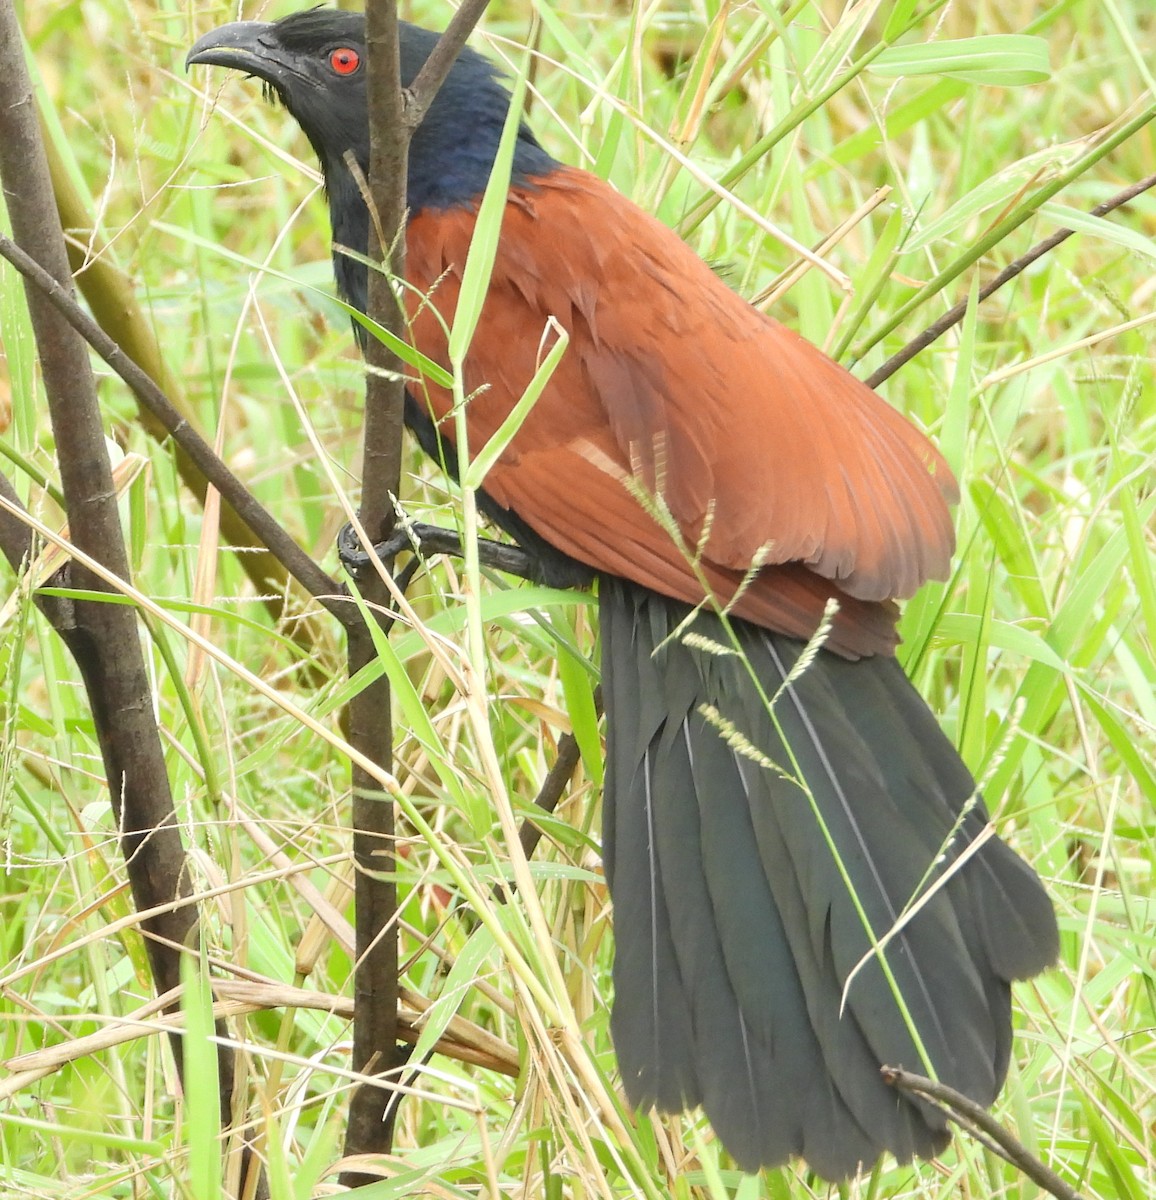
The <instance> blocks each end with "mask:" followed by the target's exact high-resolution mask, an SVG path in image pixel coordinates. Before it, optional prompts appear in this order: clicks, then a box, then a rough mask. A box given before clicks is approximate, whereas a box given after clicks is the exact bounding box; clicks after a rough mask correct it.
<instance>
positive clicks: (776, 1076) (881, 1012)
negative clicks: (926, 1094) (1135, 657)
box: [600, 579, 1058, 1179]
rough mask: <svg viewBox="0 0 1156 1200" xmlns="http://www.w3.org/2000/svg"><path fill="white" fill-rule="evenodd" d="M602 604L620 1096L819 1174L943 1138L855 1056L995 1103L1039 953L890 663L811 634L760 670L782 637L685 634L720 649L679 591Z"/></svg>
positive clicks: (962, 775) (1043, 935)
mask: <svg viewBox="0 0 1156 1200" xmlns="http://www.w3.org/2000/svg"><path fill="white" fill-rule="evenodd" d="M600 607H601V617H602V640H603V651H602V660H603V675H602V679H603V684H602V686H603V695H604V697H605V703H606V716H607V730H608V733H607V739H608V766H607V776H606V793H605V818H604V854H605V863H606V877H607V880H608V881H609V884H610V890H611V895H612V897H613V901H614V927H615V940H616V952H615V960H614V990H615V999H614V1013H613V1019H612V1030H613V1034H614V1044H615V1047H616V1049H617V1052H618V1060H619V1064H620V1067H621V1071H622V1078H623V1083H624V1085H625V1088H626V1093H627V1096H628V1097H629V1098H630V1101H631V1102H632V1103H633V1104H635V1105H643V1106H649V1105H652V1104H653V1105H656V1106H657V1107H658V1108H660V1109H662V1110H665V1111H678V1110H680V1109H683V1108H686V1107H691V1106H693V1105H695V1104H702V1106H703V1107H704V1109H705V1110H706V1113H707V1116H708V1117H709V1118H710V1121H711V1124H712V1125H713V1126H714V1128H715V1131H716V1132H717V1133H718V1135H719V1137H720V1138H721V1139H722V1141H723V1143H724V1145H725V1146H726V1147H727V1148H728V1149H729V1150H730V1152H731V1154H732V1155H733V1156H734V1158H735V1160H736V1161H737V1162H738V1163H739V1165H740V1166H742V1167H743V1168H745V1169H748V1170H754V1169H755V1168H757V1167H758V1166H760V1165H772V1164H775V1163H780V1162H782V1161H784V1160H785V1159H786V1158H788V1157H789V1156H790V1155H801V1156H802V1157H804V1158H805V1159H806V1160H807V1162H808V1163H809V1164H810V1166H811V1167H812V1168H813V1169H814V1170H816V1171H818V1172H819V1173H820V1174H821V1175H823V1176H825V1177H827V1178H830V1179H841V1178H844V1177H846V1176H847V1175H849V1174H852V1173H853V1172H854V1171H855V1170H856V1168H857V1166H858V1165H859V1164H860V1163H872V1162H874V1160H875V1159H876V1158H878V1156H879V1155H880V1153H882V1152H883V1151H885V1150H887V1151H890V1152H891V1153H892V1154H894V1155H895V1156H896V1157H897V1158H899V1159H900V1160H906V1159H909V1158H910V1157H912V1156H913V1155H922V1156H926V1155H930V1154H934V1153H936V1152H937V1151H939V1150H941V1149H942V1148H943V1146H944V1145H945V1144H946V1142H947V1140H948V1135H947V1132H946V1129H945V1126H944V1122H943V1120H942V1119H941V1117H939V1116H938V1115H937V1113H936V1112H934V1111H933V1110H931V1109H930V1108H927V1107H925V1106H922V1105H919V1104H917V1103H912V1102H910V1101H908V1100H907V1099H905V1098H903V1097H902V1096H901V1095H899V1094H898V1093H897V1092H895V1091H894V1090H893V1089H891V1088H889V1087H887V1086H886V1085H885V1084H884V1083H883V1082H882V1080H881V1078H880V1074H879V1067H880V1065H881V1064H883V1063H889V1064H892V1065H902V1066H904V1067H907V1068H908V1069H910V1070H915V1071H919V1072H921V1073H924V1074H927V1073H933V1074H934V1075H935V1076H936V1077H937V1078H939V1079H940V1080H942V1081H943V1082H945V1083H948V1084H950V1085H951V1086H953V1087H955V1088H957V1089H959V1090H960V1091H962V1092H964V1093H966V1094H967V1095H968V1096H970V1097H972V1098H973V1099H975V1100H977V1101H978V1102H980V1103H981V1104H990V1103H991V1102H992V1101H993V1100H994V1099H995V1096H996V1094H997V1092H998V1091H999V1089H1000V1087H1001V1085H1002V1083H1003V1079H1004V1076H1005V1074H1006V1072H1007V1066H1008V1057H1009V1053H1010V1048H1011V1015H1010V988H1009V981H1010V980H1012V979H1021V978H1025V977H1027V976H1030V975H1033V974H1035V973H1037V972H1039V971H1041V970H1043V969H1044V968H1045V967H1047V966H1048V965H1049V964H1050V963H1051V962H1052V961H1053V960H1054V958H1055V956H1056V953H1057V940H1058V939H1057V932H1056V922H1055V915H1054V913H1053V910H1052V906H1051V903H1050V902H1049V900H1048V897H1047V895H1046V894H1045V892H1044V890H1043V887H1042V885H1041V884H1040V881H1039V879H1038V878H1037V876H1036V875H1035V873H1034V872H1033V871H1032V870H1031V868H1030V867H1029V866H1028V865H1027V864H1026V863H1025V862H1023V860H1022V859H1020V858H1018V857H1017V856H1016V855H1015V854H1014V853H1013V852H1012V851H1011V850H1010V849H1009V848H1008V847H1007V846H1006V845H1004V843H1003V842H1001V841H1000V840H999V839H998V838H995V837H989V838H988V839H987V840H986V841H983V842H982V844H981V845H980V846H979V847H978V848H976V847H974V846H972V843H973V842H974V841H975V840H976V839H977V837H981V835H983V834H984V831H985V827H986V823H987V819H988V818H987V812H986V809H985V808H984V806H983V803H982V801H981V800H979V799H978V798H977V797H976V796H975V784H974V782H973V780H972V778H971V776H970V774H969V773H968V771H967V769H966V767H964V765H963V763H962V762H961V761H960V758H959V755H958V754H957V753H956V752H955V749H954V748H953V747H952V745H951V743H950V742H949V741H948V740H947V738H946V737H945V736H944V734H943V733H942V731H941V730H940V729H939V726H938V725H937V723H936V721H935V718H934V717H933V716H932V714H931V713H930V711H929V710H928V709H927V707H926V705H925V704H924V703H923V701H922V700H921V699H920V697H919V696H918V694H917V693H916V692H915V690H914V688H913V687H912V686H911V684H910V683H909V682H908V680H907V678H906V676H905V675H904V674H903V671H902V670H901V668H900V667H899V665H898V664H897V663H896V662H895V661H894V660H893V659H889V658H872V659H866V660H863V661H860V662H847V661H845V660H843V659H840V658H837V657H836V656H834V655H832V654H830V653H827V652H825V651H820V652H819V653H818V654H817V656H816V657H815V659H814V661H813V662H811V663H810V664H809V665H808V666H807V667H806V668H805V669H803V670H802V672H801V673H800V674H799V675H798V677H797V678H795V679H794V680H793V681H792V682H790V683H789V684H787V685H786V686H785V687H784V686H783V681H784V679H785V677H786V676H787V674H788V673H789V672H790V671H791V669H792V667H793V666H794V665H795V662H796V660H797V659H798V657H799V654H800V652H801V650H802V646H801V645H800V643H798V642H797V641H793V640H791V639H789V638H785V637H781V636H779V635H777V634H773V633H770V632H768V631H767V630H765V629H759V628H757V627H755V626H752V625H749V624H745V623H743V622H740V621H735V622H733V623H732V628H733V630H734V632H735V634H736V635H737V637H738V641H739V644H740V646H741V650H742V655H739V654H736V653H733V652H732V653H722V654H720V653H716V652H712V650H711V648H710V646H709V645H706V644H704V643H703V642H701V641H699V642H697V644H695V642H696V638H695V637H694V636H692V637H691V638H690V644H688V641H687V634H688V633H689V634H691V635H698V637H699V638H705V639H707V641H708V642H709V643H714V644H715V645H716V646H720V647H726V646H729V645H731V641H730V638H729V636H728V635H727V633H726V631H725V630H724V628H723V625H722V622H721V621H720V620H719V619H718V618H717V617H714V616H712V615H709V614H699V615H697V616H696V617H695V618H694V619H693V621H691V622H689V624H686V625H685V626H684V625H683V624H682V623H683V622H685V621H686V619H687V617H688V613H689V610H688V608H687V607H686V606H685V605H682V604H679V603H676V602H674V601H670V600H666V599H665V598H663V597H660V596H657V595H655V594H654V593H653V592H650V591H648V590H646V589H643V588H638V587H636V586H634V585H632V584H628V583H625V582H623V581H622V580H618V579H603V581H602V583H601V590H600ZM744 660H745V661H744ZM756 680H757V681H758V682H757V683H756V682H755V681H756ZM760 686H761V691H762V693H763V694H762V695H760ZM764 697H765V698H764ZM767 700H770V701H771V704H770V711H768V705H767V702H766V701H767ZM704 710H705V711H706V712H707V713H713V714H716V715H704ZM725 730H733V733H731V734H730V735H729V736H727V735H726V734H725V733H724V731H725ZM788 748H789V749H788ZM800 779H801V780H802V781H804V783H805V786H800V783H799V782H798V780H800ZM808 792H809V795H808ZM820 817H821V820H822V823H823V824H825V826H826V831H827V832H826V833H824V832H823V830H822V828H821V824H820V820H819V818H820ZM828 838H829V840H828ZM832 845H833V846H834V847H836V848H837V850H838V855H839V857H840V859H841V860H842V872H845V877H844V875H843V873H842V872H841V870H840V867H839V866H838V865H837V863H836V859H835V856H834V854H833V853H832V849H831V846H832ZM961 856H962V857H963V858H964V859H965V861H964V863H963V864H962V865H959V864H958V860H959V859H960V858H961ZM945 876H946V879H945V878H944V877H945ZM848 883H849V884H850V885H851V887H852V888H853V889H854V897H853V896H852V894H851V890H850V889H849V887H848ZM921 901H922V903H920V902H921ZM913 906H918V908H917V911H916V912H915V914H914V915H913V916H910V919H909V920H907V921H905V922H903V923H902V924H900V928H899V931H898V932H895V933H894V934H893V936H890V937H888V934H889V931H892V930H894V928H895V927H896V925H897V924H898V923H900V922H901V918H902V917H903V916H904V915H905V913H906V914H909V910H910V909H911V908H912V907H913ZM867 925H869V926H870V929H871V930H872V931H873V935H874V939H875V941H876V942H879V941H883V942H884V950H883V959H884V961H885V964H886V970H885V969H884V968H883V966H881V964H880V962H879V957H878V955H875V954H873V953H872V945H873V940H872V935H871V934H869V933H868V932H867V928H866V926H867ZM856 967H858V968H859V969H858V970H857V971H855V968H856ZM852 972H855V973H854V977H853V978H852V979H851V982H850V985H849V986H847V980H848V978H849V976H851V975H852ZM888 974H890V976H891V978H890V979H888V977H887V976H888ZM897 997H901V998H902V1002H900V1000H899V999H898V998H897ZM904 1010H905V1011H904Z"/></svg>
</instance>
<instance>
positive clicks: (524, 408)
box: [462, 317, 570, 488]
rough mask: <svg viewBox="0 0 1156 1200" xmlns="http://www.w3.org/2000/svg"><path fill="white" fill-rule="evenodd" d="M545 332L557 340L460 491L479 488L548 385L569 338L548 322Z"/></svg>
mask: <svg viewBox="0 0 1156 1200" xmlns="http://www.w3.org/2000/svg"><path fill="white" fill-rule="evenodd" d="M547 329H551V330H553V332H554V333H555V334H556V335H557V340H556V341H555V342H554V344H553V346H551V347H550V352H549V353H548V354H547V355H546V357H545V358H544V359H543V360H542V364H541V365H540V366H539V367H538V369H537V370H536V371H535V372H534V378H533V379H531V380H530V382H529V383H528V384H527V386H526V390H525V391H524V392H523V393H522V395H521V397H520V398H519V400H518V403H517V404H515V405H514V407H513V408H512V409H511V410H510V412H509V414H508V415H507V417H506V419H505V420H504V421H503V422H502V423H501V425H499V426H498V428H497V429H496V430H495V431H494V433H493V436H492V437H491V438H490V440H489V441H488V442H486V444H485V445H484V446H483V447H482V448H481V450H479V451H478V453H477V454H476V455H475V456H474V458H473V460H472V461H471V462H470V465H469V466H468V467H467V468H466V470H465V472H464V473H463V476H462V487H468V488H480V487H481V486H482V483H483V481H484V480H485V478H486V475H487V474H488V473H489V470H490V468H491V467H492V466H493V465H494V463H495V462H497V461H498V459H499V458H500V457H501V455H502V451H503V450H505V448H506V447H507V446H508V445H509V444H510V442H511V441H513V439H514V436H515V435H516V434H517V432H518V430H519V429H521V428H522V422H523V421H525V419H526V418H527V417H528V416H529V415H530V409H532V408H533V407H534V405H535V404H537V402H538V399H539V397H540V396H541V395H542V392H543V390H544V389H545V387H546V384H547V383H549V382H550V378H551V376H552V375H553V374H554V370H555V368H556V367H557V366H558V364H559V363H560V362H561V361H562V355H563V354H565V353H566V347H567V346H569V345H570V334H569V333H567V332H566V330H565V329H563V328H562V326H561V325H559V324H558V322H557V321H555V320H554V318H553V317H551V318H550V320H549V324H548V325H547Z"/></svg>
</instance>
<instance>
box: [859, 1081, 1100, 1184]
mask: <svg viewBox="0 0 1156 1200" xmlns="http://www.w3.org/2000/svg"><path fill="white" fill-rule="evenodd" d="M880 1070H881V1072H882V1075H883V1082H884V1083H886V1084H888V1085H889V1086H891V1087H893V1088H897V1089H898V1090H899V1091H901V1092H906V1093H907V1094H908V1095H912V1096H918V1097H920V1099H922V1100H927V1101H929V1102H930V1103H932V1104H933V1105H935V1107H936V1108H938V1109H939V1110H940V1111H941V1112H943V1113H944V1114H945V1115H946V1116H947V1117H949V1118H950V1119H951V1120H953V1121H955V1123H956V1124H957V1125H959V1126H960V1127H961V1128H963V1129H966V1130H967V1131H968V1132H969V1133H971V1134H972V1135H973V1136H976V1137H978V1138H980V1140H981V1141H983V1142H984V1144H985V1145H987V1146H989V1147H990V1148H991V1149H992V1150H993V1151H994V1152H995V1153H996V1154H998V1155H999V1156H1000V1157H1001V1158H1003V1159H1005V1160H1006V1161H1007V1162H1009V1163H1011V1165H1012V1166H1013V1167H1016V1168H1018V1169H1019V1170H1021V1171H1022V1172H1023V1173H1024V1174H1025V1175H1026V1176H1027V1177H1028V1178H1029V1179H1031V1180H1032V1182H1033V1183H1037V1184H1039V1186H1040V1187H1042V1188H1043V1189H1044V1191H1046V1192H1050V1193H1051V1194H1052V1195H1053V1196H1055V1197H1057V1200H1081V1197H1080V1194H1079V1192H1077V1191H1076V1190H1075V1189H1074V1188H1072V1187H1069V1185H1068V1184H1066V1183H1065V1182H1064V1181H1063V1180H1062V1179H1061V1178H1060V1177H1059V1176H1058V1175H1057V1174H1056V1173H1055V1171H1053V1170H1051V1169H1050V1168H1049V1167H1046V1166H1045V1165H1044V1164H1043V1163H1042V1162H1040V1160H1039V1159H1038V1158H1036V1157H1035V1155H1034V1154H1032V1153H1030V1151H1028V1150H1027V1149H1026V1148H1025V1147H1024V1146H1023V1145H1022V1144H1021V1143H1020V1142H1019V1141H1017V1140H1016V1139H1015V1138H1014V1137H1012V1135H1011V1134H1010V1133H1008V1131H1007V1130H1006V1129H1005V1128H1004V1127H1003V1126H1002V1125H1001V1124H1000V1123H999V1122H998V1121H997V1120H996V1119H995V1118H994V1117H993V1116H992V1115H991V1113H989V1112H988V1111H987V1109H986V1108H984V1107H983V1105H982V1104H977V1103H976V1102H975V1101H974V1100H972V1099H970V1098H969V1097H967V1096H965V1095H963V1093H962V1092H957V1091H956V1090H955V1088H951V1087H948V1086H947V1085H946V1084H944V1083H938V1082H936V1081H935V1080H933V1079H927V1078H925V1077H924V1076H922V1075H913V1074H912V1073H911V1072H910V1071H905V1070H903V1068H902V1067H882V1068H880Z"/></svg>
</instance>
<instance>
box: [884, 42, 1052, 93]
mask: <svg viewBox="0 0 1156 1200" xmlns="http://www.w3.org/2000/svg"><path fill="white" fill-rule="evenodd" d="M867 69H868V70H869V71H871V72H872V73H873V74H876V75H885V76H887V77H888V78H895V77H900V78H902V77H909V76H912V75H945V76H947V77H948V78H951V79H961V80H963V81H964V82H965V83H978V84H984V85H986V86H988V87H1023V86H1025V85H1026V84H1031V83H1043V82H1044V81H1045V80H1047V79H1049V78H1050V77H1051V73H1052V71H1051V64H1050V63H1049V62H1048V44H1047V42H1045V41H1044V40H1043V38H1038V37H1029V36H1028V35H1027V34H1022V33H999V34H988V35H985V36H983V37H972V38H957V39H955V40H952V41H938V42H912V43H909V44H907V45H903V46H889V47H888V48H887V49H886V50H884V51H883V53H882V54H880V55H879V56H878V57H877V58H876V59H875V61H874V62H872V63H871V65H870V66H869V67H868V68H867Z"/></svg>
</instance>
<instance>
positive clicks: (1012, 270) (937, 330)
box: [866, 175, 1156, 388]
mask: <svg viewBox="0 0 1156 1200" xmlns="http://www.w3.org/2000/svg"><path fill="white" fill-rule="evenodd" d="M1152 187H1156V175H1149V176H1148V177H1147V179H1141V180H1140V182H1139V183H1134V184H1132V185H1131V186H1130V187H1126V188H1125V189H1124V190H1123V191H1122V192H1117V193H1116V195H1114V196H1112V197H1111V198H1110V199H1108V200H1105V201H1104V202H1103V204H1097V205H1096V207H1095V208H1093V209H1092V211H1091V215H1092V216H1093V217H1104V216H1107V215H1108V213H1110V212H1112V211H1113V210H1114V209H1117V208H1120V207H1121V206H1122V205H1124V204H1127V203H1128V202H1129V201H1130V200H1135V199H1136V197H1137V196H1139V195H1142V194H1143V193H1144V192H1146V191H1148V190H1149V188H1152ZM1075 232H1076V231H1075V230H1074V229H1057V230H1056V231H1055V233H1053V234H1052V235H1051V236H1050V237H1046V238H1044V240H1043V241H1042V242H1038V243H1037V244H1036V245H1034V246H1033V247H1032V248H1031V249H1030V250H1029V251H1028V252H1027V253H1026V254H1025V255H1023V256H1022V257H1021V258H1017V259H1016V260H1015V262H1013V263H1009V264H1008V265H1007V266H1006V267H1004V269H1003V270H1002V271H1000V273H999V274H998V275H997V276H995V278H994V279H992V280H989V282H987V283H985V284H984V285H983V287H982V288H980V289H979V300H980V301H983V300H986V299H987V298H988V297H989V296H990V295H992V294H993V293H994V292H998V291H999V289H1000V288H1001V287H1003V286H1004V284H1005V283H1010V282H1011V281H1012V280H1013V279H1015V277H1016V276H1017V275H1020V274H1022V273H1023V272H1024V271H1025V270H1027V268H1028V267H1030V266H1031V265H1032V263H1034V262H1035V261H1036V260H1037V259H1040V258H1043V256H1044V255H1045V254H1047V253H1048V252H1049V251H1050V250H1054V249H1055V248H1056V247H1057V246H1058V245H1060V243H1061V242H1065V241H1067V239H1068V238H1070V237H1071V236H1072V234H1073V233H1075ZM967 305H968V301H967V300H961V301H960V302H959V303H958V304H957V305H956V306H955V307H954V308H952V309H951V310H950V311H949V312H946V313H944V314H943V316H942V317H940V318H939V320H938V321H934V322H932V324H930V325H929V326H928V327H927V328H926V329H925V330H924V331H923V332H922V333H921V334H920V335H919V336H918V337H915V338H912V339H911V341H909V342H908V343H907V345H906V346H904V347H903V349H902V350H900V351H899V353H898V354H893V355H892V356H891V357H890V358H889V359H888V360H887V361H886V362H885V363H884V364H883V365H882V366H881V367H879V368H878V369H877V370H876V371H874V372H873V373H872V374H871V375H870V376H869V377H868V379H867V380H866V383H867V386H868V387H873V388H875V387H878V386H879V385H880V384H881V383H883V382H884V381H885V380H887V379H890V378H891V376H892V375H894V374H895V372H896V371H898V370H899V368H900V367H902V366H905V365H906V364H907V363H909V362H910V361H911V360H912V359H913V358H914V357H915V356H916V355H917V354H919V353H921V352H922V351H923V350H926V349H927V347H928V346H930V345H931V343H932V342H934V341H936V340H937V339H939V338H941V337H942V336H943V335H944V334H945V333H946V332H947V331H948V330H949V329H950V328H951V327H952V326H953V325H958V324H959V322H960V321H962V320H963V318H964V315H965V314H966V313H967Z"/></svg>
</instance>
